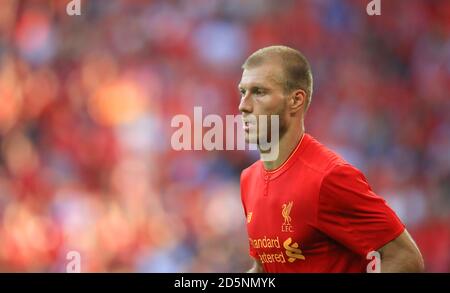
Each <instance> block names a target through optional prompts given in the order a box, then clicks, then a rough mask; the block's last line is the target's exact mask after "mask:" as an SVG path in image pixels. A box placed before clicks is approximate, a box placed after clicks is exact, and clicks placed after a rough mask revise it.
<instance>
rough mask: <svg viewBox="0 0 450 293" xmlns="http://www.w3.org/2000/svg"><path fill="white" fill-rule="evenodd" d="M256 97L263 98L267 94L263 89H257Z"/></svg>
mask: <svg viewBox="0 0 450 293" xmlns="http://www.w3.org/2000/svg"><path fill="white" fill-rule="evenodd" d="M254 93H255V95H257V96H263V95H264V94H265V93H266V92H265V91H264V90H263V89H260V88H256V89H255V91H254Z"/></svg>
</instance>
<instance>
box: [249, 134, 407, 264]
mask: <svg viewBox="0 0 450 293" xmlns="http://www.w3.org/2000/svg"><path fill="white" fill-rule="evenodd" d="M241 197H242V204H243V207H244V211H245V216H246V218H247V231H248V237H249V243H250V255H251V256H252V257H254V258H256V259H258V260H260V261H261V262H262V264H263V267H264V270H265V271H266V272H366V266H367V264H368V262H369V260H367V259H366V256H367V254H368V253H369V252H371V251H374V250H377V249H379V248H381V247H382V246H383V245H385V244H387V243H388V242H390V241H391V240H393V239H395V238H396V237H398V236H399V235H400V234H401V233H402V232H403V231H404V225H403V223H402V222H401V221H400V220H399V218H398V217H397V216H396V214H395V213H394V212H393V211H392V209H391V208H389V206H388V205H387V204H386V202H385V200H384V199H383V198H381V197H380V196H378V195H376V194H375V193H374V192H373V191H372V189H371V188H370V186H369V184H368V183H367V180H366V178H365V177H364V175H363V174H362V173H361V172H360V171H359V170H358V169H356V168H355V167H353V166H351V165H350V164H348V163H347V162H346V161H344V160H343V159H342V158H340V157H339V156H338V155H336V154H335V153H333V152H332V151H331V150H329V149H328V148H326V147H325V146H323V145H322V144H320V143H319V142H318V141H317V140H315V139H314V138H312V137H311V136H310V135H308V134H304V135H303V138H302V139H301V141H300V142H299V144H298V145H297V147H296V148H295V150H294V151H293V152H292V154H291V155H290V157H289V158H288V159H287V160H286V162H285V163H284V164H283V165H282V166H280V167H279V168H278V169H276V170H273V171H266V170H265V169H264V165H263V163H262V161H261V160H259V161H257V162H256V163H254V164H253V165H252V166H250V167H249V168H247V169H245V170H244V171H243V172H242V175H241Z"/></svg>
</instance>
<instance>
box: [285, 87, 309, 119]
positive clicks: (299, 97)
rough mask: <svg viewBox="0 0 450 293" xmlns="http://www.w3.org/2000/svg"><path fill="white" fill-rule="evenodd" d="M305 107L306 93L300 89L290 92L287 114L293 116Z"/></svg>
mask: <svg viewBox="0 0 450 293" xmlns="http://www.w3.org/2000/svg"><path fill="white" fill-rule="evenodd" d="M305 106H306V92H305V91H304V90H302V89H298V90H295V91H294V92H292V94H291V96H290V100H289V110H290V111H289V112H290V113H292V114H294V113H296V112H298V111H300V110H303V109H304V108H305Z"/></svg>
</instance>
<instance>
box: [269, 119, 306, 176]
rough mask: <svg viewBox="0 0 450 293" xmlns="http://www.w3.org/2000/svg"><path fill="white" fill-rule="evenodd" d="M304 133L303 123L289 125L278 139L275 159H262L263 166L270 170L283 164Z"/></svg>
mask: <svg viewBox="0 0 450 293" xmlns="http://www.w3.org/2000/svg"><path fill="white" fill-rule="evenodd" d="M304 133H305V128H304V126H303V123H301V124H300V125H298V126H296V127H290V128H289V129H288V130H287V131H286V133H285V134H284V135H283V137H281V138H280V140H279V143H278V147H279V153H278V157H277V159H276V160H274V161H263V164H264V168H265V169H266V170H267V171H272V170H275V169H277V168H279V167H280V166H281V165H283V163H284V162H286V160H287V159H288V158H289V156H290V155H291V154H292V152H293V151H294V149H295V147H296V146H297V145H298V143H299V142H300V139H301V138H302V137H303V134H304Z"/></svg>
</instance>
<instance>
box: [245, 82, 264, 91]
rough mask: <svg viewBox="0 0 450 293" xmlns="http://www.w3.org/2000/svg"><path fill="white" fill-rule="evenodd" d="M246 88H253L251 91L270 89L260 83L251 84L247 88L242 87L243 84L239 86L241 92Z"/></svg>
mask: <svg viewBox="0 0 450 293" xmlns="http://www.w3.org/2000/svg"><path fill="white" fill-rule="evenodd" d="M245 88H251V89H254V88H261V89H269V87H268V86H265V85H262V84H259V83H254V84H250V85H249V86H248V87H245V86H244V85H242V84H239V85H238V89H239V90H241V89H245Z"/></svg>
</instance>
